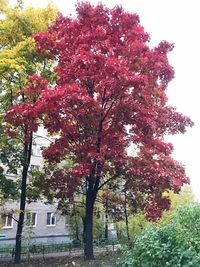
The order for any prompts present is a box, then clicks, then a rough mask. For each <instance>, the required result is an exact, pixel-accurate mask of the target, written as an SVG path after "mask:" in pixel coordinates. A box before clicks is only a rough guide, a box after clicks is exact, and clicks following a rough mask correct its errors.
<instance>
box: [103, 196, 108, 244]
mask: <svg viewBox="0 0 200 267" xmlns="http://www.w3.org/2000/svg"><path fill="white" fill-rule="evenodd" d="M104 238H105V240H106V241H108V203H107V201H106V211H105V232H104Z"/></svg>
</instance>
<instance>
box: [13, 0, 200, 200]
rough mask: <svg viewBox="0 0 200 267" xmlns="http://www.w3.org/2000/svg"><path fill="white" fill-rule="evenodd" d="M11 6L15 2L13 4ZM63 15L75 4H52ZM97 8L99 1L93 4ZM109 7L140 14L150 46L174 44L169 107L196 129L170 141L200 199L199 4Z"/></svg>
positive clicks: (137, 2) (111, 0)
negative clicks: (173, 107)
mask: <svg viewBox="0 0 200 267" xmlns="http://www.w3.org/2000/svg"><path fill="white" fill-rule="evenodd" d="M10 2H15V0H11V1H10ZM52 2H53V3H54V4H55V5H57V6H58V7H59V10H60V11H61V12H62V13H63V14H70V13H71V14H74V11H75V8H74V5H75V4H76V2H77V1H76V0H70V1H67V0H53V1H52ZM90 2H91V3H93V4H97V3H98V2H99V1H97V0H90ZM101 2H102V3H104V4H105V5H107V6H108V7H114V6H115V5H117V4H120V5H122V6H123V7H124V8H125V10H127V11H130V12H133V13H138V15H139V16H140V20H141V24H142V25H143V26H144V27H145V30H146V31H147V32H148V33H150V36H151V43H152V44H153V45H157V44H158V43H159V42H160V41H162V40H167V41H169V42H172V43H175V49H174V50H173V52H171V53H170V55H169V60H170V63H171V64H172V66H173V67H174V69H175V79H174V80H173V81H172V82H171V83H170V84H169V87H168V97H169V103H170V104H171V105H173V106H176V107H177V109H178V111H180V112H182V113H184V114H185V115H189V116H190V117H191V119H192V120H193V121H194V123H195V126H194V127H193V128H192V129H188V131H187V133H186V134H184V135H177V136H173V137H170V139H169V140H170V141H171V142H173V144H174V146H175V151H174V154H173V156H174V158H175V159H177V160H178V161H180V162H182V163H184V164H185V165H186V172H187V175H188V176H189V177H190V180H191V185H192V188H193V192H194V193H195V195H196V196H197V197H198V198H199V199H200V178H199V176H200V175H199V170H198V167H199V165H200V159H199V158H198V153H199V151H200V138H199V137H200V114H199V113H200V112H199V111H200V107H199V97H200V92H199V86H200V83H199V77H200V73H199V72H200V67H199V65H200V34H199V32H200V30H199V27H200V15H199V10H200V1H199V0H182V1H179V0H168V1H166V0H151V1H150V0H123V1H122V0H102V1H101ZM24 3H25V4H27V5H28V4H30V3H31V4H32V5H34V6H39V7H42V6H45V5H46V4H47V3H48V0H24Z"/></svg>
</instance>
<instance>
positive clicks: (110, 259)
mask: <svg viewBox="0 0 200 267" xmlns="http://www.w3.org/2000/svg"><path fill="white" fill-rule="evenodd" d="M117 258H119V255H118V254H116V253H111V254H110V255H102V254H101V255H99V256H97V257H96V259H95V260H91V261H86V260H84V259H83V258H81V257H75V258H69V257H59V258H47V259H45V260H43V259H32V260H30V261H29V262H27V261H24V262H22V263H21V264H18V265H15V264H13V263H11V262H5V261H4V262H3V261H2V262H1V261H0V267H16V266H17V267H115V266H116V264H115V262H116V260H117Z"/></svg>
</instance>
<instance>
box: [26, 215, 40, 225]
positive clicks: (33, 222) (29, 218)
mask: <svg viewBox="0 0 200 267" xmlns="http://www.w3.org/2000/svg"><path fill="white" fill-rule="evenodd" d="M36 218H37V214H36V212H28V213H27V215H26V223H27V225H28V226H32V227H35V226H36Z"/></svg>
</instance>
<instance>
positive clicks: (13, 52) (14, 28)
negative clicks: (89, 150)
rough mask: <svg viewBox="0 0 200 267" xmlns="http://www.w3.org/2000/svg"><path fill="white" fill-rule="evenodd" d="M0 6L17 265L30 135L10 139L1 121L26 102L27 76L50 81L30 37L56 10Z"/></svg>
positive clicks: (23, 131)
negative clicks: (16, 201)
mask: <svg viewBox="0 0 200 267" xmlns="http://www.w3.org/2000/svg"><path fill="white" fill-rule="evenodd" d="M0 6H1V9H0V12H1V14H0V76H1V83H0V88H1V92H0V101H1V103H2V105H1V108H0V123H1V130H2V131H1V136H0V155H1V161H2V162H3V164H4V166H6V168H7V169H8V171H10V172H14V173H15V174H16V175H17V177H18V178H19V179H20V210H19V219H18V222H17V224H18V227H17V234H16V249H15V262H16V263H19V262H20V260H21V235H22V230H23V222H24V212H25V204H26V184H27V175H28V168H29V164H30V158H31V150H32V142H33V138H32V137H33V134H32V130H28V129H27V126H26V125H25V124H21V125H19V126H18V127H17V136H16V135H13V133H16V132H15V130H16V127H13V126H12V125H11V124H9V123H7V122H6V121H5V119H4V114H5V112H7V111H8V110H9V108H10V107H11V106H13V105H14V104H15V103H19V102H22V103H25V102H26V100H27V99H26V98H25V96H24V93H23V90H22V88H24V86H25V85H26V84H27V77H28V76H30V75H33V74H34V73H40V74H41V75H42V76H44V77H45V78H48V77H49V81H50V80H51V76H50V75H49V74H50V66H51V64H50V63H49V61H48V60H47V59H44V57H42V56H41V55H40V56H39V55H38V54H37V53H36V52H35V44H34V40H33V39H32V38H31V36H32V34H34V33H36V32H41V31H45V30H47V29H48V27H49V26H50V24H51V23H52V22H53V21H54V19H55V17H56V13H57V10H56V9H55V7H53V6H51V5H48V6H47V7H46V8H44V9H39V8H34V7H27V8H25V9H24V8H23V6H22V3H21V2H20V1H18V4H17V5H16V6H15V7H13V8H10V7H9V5H8V1H5V0H1V5H0ZM50 82H51V81H50ZM27 137H28V138H27ZM19 166H21V168H20V170H19V168H18V167H19ZM21 170H22V171H21Z"/></svg>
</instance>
